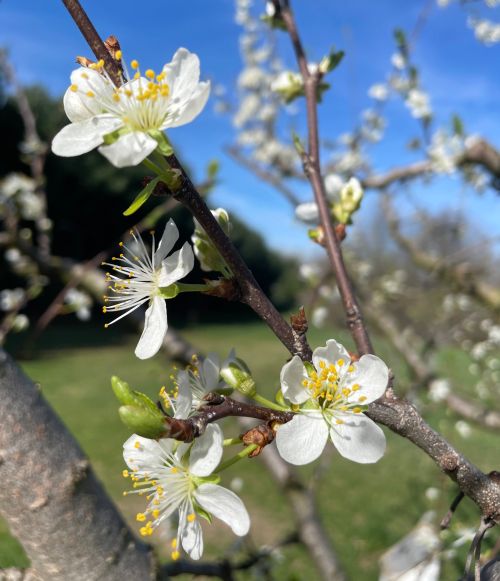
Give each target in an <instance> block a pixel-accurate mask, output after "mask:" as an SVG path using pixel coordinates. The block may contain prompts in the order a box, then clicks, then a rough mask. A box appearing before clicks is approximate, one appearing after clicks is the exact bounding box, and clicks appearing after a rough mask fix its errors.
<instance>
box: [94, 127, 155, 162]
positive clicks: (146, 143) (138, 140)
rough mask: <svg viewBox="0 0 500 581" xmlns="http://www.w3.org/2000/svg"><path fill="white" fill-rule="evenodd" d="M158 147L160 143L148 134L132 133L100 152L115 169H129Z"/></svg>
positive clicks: (102, 148) (103, 147)
mask: <svg viewBox="0 0 500 581" xmlns="http://www.w3.org/2000/svg"><path fill="white" fill-rule="evenodd" d="M157 146H158V143H157V142H156V141H155V140H154V139H153V138H152V137H150V136H149V135H148V134H147V133H143V132H142V131H131V132H130V133H125V134H124V135H121V136H120V137H119V138H118V139H117V140H116V141H115V142H114V143H112V144H111V145H103V146H101V147H100V148H99V152H100V153H102V155H104V157H105V158H106V159H107V160H108V161H110V162H111V163H112V164H113V165H114V166H115V167H129V166H132V165H138V164H140V163H141V161H144V160H145V159H146V157H147V156H148V155H149V154H150V153H152V152H153V151H154V150H155V149H156V147H157Z"/></svg>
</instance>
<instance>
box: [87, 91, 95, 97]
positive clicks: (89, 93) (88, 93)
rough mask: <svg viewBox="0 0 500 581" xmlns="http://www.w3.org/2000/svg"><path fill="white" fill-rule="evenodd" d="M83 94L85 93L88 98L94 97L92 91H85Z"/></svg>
mask: <svg viewBox="0 0 500 581" xmlns="http://www.w3.org/2000/svg"><path fill="white" fill-rule="evenodd" d="M85 94H86V95H87V97H90V98H92V97H95V93H94V91H87V92H86V93H85Z"/></svg>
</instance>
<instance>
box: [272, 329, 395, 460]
mask: <svg viewBox="0 0 500 581" xmlns="http://www.w3.org/2000/svg"><path fill="white" fill-rule="evenodd" d="M313 364H314V371H309V372H308V370H307V368H306V367H305V365H304V364H303V363H302V361H301V360H300V358H299V357H298V356H297V355H296V356H294V357H293V359H292V360H291V361H289V362H288V363H287V364H286V365H284V367H283V369H282V370H281V390H282V392H283V396H284V397H285V398H286V399H288V401H290V402H291V403H292V404H294V405H297V406H302V407H300V409H299V410H298V412H297V415H295V416H294V418H293V419H292V420H291V421H290V422H288V423H287V424H283V425H282V426H280V427H279V429H278V432H277V434H276V445H277V447H278V451H279V453H280V455H281V456H282V457H283V458H284V459H285V460H286V461H287V462H290V463H292V464H308V463H309V462H312V461H313V460H316V458H318V457H319V456H320V454H321V452H322V451H323V448H324V447H325V444H326V442H327V440H328V436H330V439H331V440H332V442H333V444H334V446H335V447H336V448H337V450H338V451H339V452H340V454H341V455H342V456H344V457H345V458H348V459H349V460H354V461H355V462H360V463H362V464H365V463H371V462H376V461H377V460H379V459H380V458H381V457H382V456H383V454H384V451H385V436H384V433H383V431H382V430H381V429H380V428H379V427H378V426H377V424H375V423H374V422H372V420H370V419H369V418H368V417H366V416H365V415H364V414H363V413H362V412H363V411H364V409H365V406H366V405H367V404H369V403H371V402H372V401H375V400H376V399H378V398H379V397H381V396H382V395H383V393H384V392H385V389H386V387H387V382H388V380H389V370H388V369H387V365H386V364H385V363H384V362H383V361H382V360H381V359H379V358H378V357H375V355H363V357H361V359H360V360H359V361H357V362H354V361H351V360H350V357H349V354H348V353H347V351H346V349H345V348H344V347H343V346H342V345H340V344H339V343H337V342H336V341H334V340H333V339H330V340H329V341H327V342H326V346H325V347H318V348H316V349H315V350H314V353H313Z"/></svg>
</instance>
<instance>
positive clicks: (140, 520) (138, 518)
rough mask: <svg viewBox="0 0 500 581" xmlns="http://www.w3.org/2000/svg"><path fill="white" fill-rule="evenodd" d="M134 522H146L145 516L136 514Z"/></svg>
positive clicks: (140, 513) (141, 513)
mask: <svg viewBox="0 0 500 581" xmlns="http://www.w3.org/2000/svg"><path fill="white" fill-rule="evenodd" d="M135 520H137V521H139V522H144V521H145V520H146V515H145V514H144V513H143V512H138V513H137V514H136V515H135Z"/></svg>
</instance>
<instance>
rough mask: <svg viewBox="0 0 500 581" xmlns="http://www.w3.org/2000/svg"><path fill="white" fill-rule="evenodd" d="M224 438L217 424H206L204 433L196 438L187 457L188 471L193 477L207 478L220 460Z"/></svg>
mask: <svg viewBox="0 0 500 581" xmlns="http://www.w3.org/2000/svg"><path fill="white" fill-rule="evenodd" d="M223 439H224V436H223V435H222V430H221V428H220V426H219V425H218V424H208V426H207V428H206V430H205V433H204V434H203V435H202V436H200V437H199V438H196V440H195V442H194V444H193V447H192V448H191V453H190V455H189V471H190V472H191V473H192V474H194V475H195V476H208V475H209V474H212V472H213V471H214V470H215V469H216V468H217V466H218V465H219V462H220V459H221V458H222V452H223V447H222V441H223Z"/></svg>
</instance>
